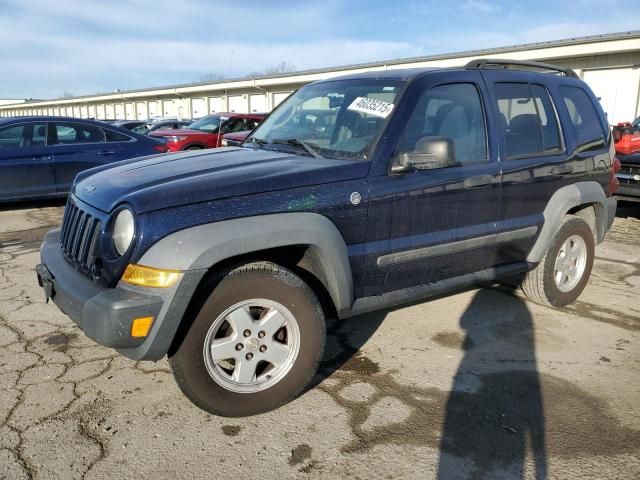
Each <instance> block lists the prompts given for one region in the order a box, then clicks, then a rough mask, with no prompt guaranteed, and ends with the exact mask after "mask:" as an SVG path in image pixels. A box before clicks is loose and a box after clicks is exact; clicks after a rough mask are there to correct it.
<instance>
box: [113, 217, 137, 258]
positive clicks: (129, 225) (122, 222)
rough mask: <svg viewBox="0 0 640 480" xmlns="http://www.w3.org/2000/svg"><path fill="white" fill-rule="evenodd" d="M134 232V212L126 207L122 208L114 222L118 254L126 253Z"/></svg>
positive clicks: (114, 243)
mask: <svg viewBox="0 0 640 480" xmlns="http://www.w3.org/2000/svg"><path fill="white" fill-rule="evenodd" d="M134 234H135V226H134V221H133V213H131V210H129V209H126V208H125V209H123V210H120V212H119V213H118V216H117V217H116V221H115V222H114V224H113V245H114V247H116V252H118V254H120V255H124V254H125V252H126V251H127V250H129V247H130V246H131V242H132V241H133V236H134Z"/></svg>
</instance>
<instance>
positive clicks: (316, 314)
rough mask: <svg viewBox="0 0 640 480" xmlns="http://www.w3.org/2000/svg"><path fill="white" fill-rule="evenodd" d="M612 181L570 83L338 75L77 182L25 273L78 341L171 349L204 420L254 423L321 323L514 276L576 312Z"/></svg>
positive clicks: (603, 229) (599, 134) (505, 64)
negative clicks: (265, 110)
mask: <svg viewBox="0 0 640 480" xmlns="http://www.w3.org/2000/svg"><path fill="white" fill-rule="evenodd" d="M305 110H308V111H309V112H313V113H310V114H309V115H307V114H301V112H302V113H304V112H305ZM318 112H321V114H319V113H318ZM615 170H616V165H615V162H614V154H613V145H612V140H611V134H610V131H609V128H608V125H607V121H606V117H605V114H604V113H603V111H602V109H601V107H600V105H599V104H598V101H597V99H596V98H595V97H594V95H593V93H592V92H591V90H590V89H589V87H588V86H587V85H586V84H585V83H584V82H582V81H581V80H580V79H579V78H578V77H577V75H576V74H575V73H574V72H573V71H571V70H568V69H562V68H558V67H554V66H550V65H545V64H538V63H527V62H509V61H504V60H478V61H475V62H472V63H470V64H468V65H466V66H465V67H462V68H450V69H419V70H413V69H412V70H389V71H383V72H368V73H361V74H356V75H350V76H345V77H341V78H334V79H331V80H326V81H320V82H316V83H312V84H309V85H307V86H305V87H303V88H301V89H300V90H298V91H297V92H295V93H294V94H293V95H291V96H290V97H289V98H288V99H287V100H286V101H285V102H284V103H283V104H281V105H280V106H279V107H278V108H277V109H276V110H275V111H274V112H273V113H272V114H271V115H270V116H268V117H267V119H266V120H264V122H263V123H262V124H261V125H260V126H259V127H258V128H257V129H256V130H254V131H253V132H252V134H251V135H250V136H249V137H248V138H247V139H246V140H245V141H244V143H243V144H242V145H241V146H239V147H229V148H222V149H217V150H215V151H205V152H202V151H198V152H183V153H177V154H173V155H162V156H151V157H147V158H143V159H136V160H131V161H125V162H120V163H118V164H117V165H115V166H113V167H109V166H105V167H98V168H95V169H93V170H89V171H87V172H84V173H81V174H79V175H78V177H77V178H76V180H75V183H74V186H73V189H72V191H71V194H70V196H69V199H68V203H67V206H66V210H65V214H64V220H63V224H62V228H61V229H56V230H53V231H51V232H49V233H48V234H47V235H46V238H45V239H44V242H43V244H42V247H41V258H42V263H41V264H40V265H38V267H37V273H38V280H39V283H40V285H41V286H42V287H43V288H44V290H45V294H46V296H47V298H51V299H53V301H54V302H55V304H56V305H57V306H58V307H59V308H60V309H61V310H62V311H63V312H65V313H66V314H67V315H68V316H69V317H71V319H73V321H74V322H76V323H77V324H78V325H79V326H80V328H82V329H83V330H84V332H85V333H86V335H88V336H89V337H90V338H92V339H94V340H95V341H97V342H98V343H100V344H102V345H106V346H108V347H112V348H115V349H117V350H118V351H119V352H120V353H122V354H123V355H126V356H127V357H129V358H132V359H138V360H158V359H160V358H162V357H164V356H165V355H168V357H169V362H170V365H171V367H172V370H173V372H174V376H175V379H176V381H177V383H178V385H179V386H180V388H181V389H182V391H183V392H184V393H185V394H186V395H187V396H188V397H189V398H190V399H191V400H192V401H193V402H194V403H195V404H196V405H198V406H200V407H201V408H203V409H205V410H207V411H209V412H212V413H215V414H218V415H224V416H242V415H251V414H256V413H259V412H264V411H267V410H270V409H273V408H277V407H278V406H280V405H282V404H283V403H285V402H287V401H290V400H291V399H292V398H294V397H295V396H296V395H297V394H298V393H299V392H301V391H302V390H303V389H304V388H305V387H307V386H308V384H309V382H310V380H311V378H312V377H313V375H314V373H315V372H316V369H317V367H318V364H319V361H320V359H321V357H322V354H323V349H324V344H325V319H327V318H335V317H337V318H338V319H340V320H343V319H347V318H348V317H352V316H354V315H357V314H361V313H364V312H369V311H372V310H376V309H380V308H386V307H392V306H395V305H400V304H403V303H405V302H409V301H415V300H419V299H424V298H427V297H429V296H432V295H435V294H442V293H443V292H448V291H453V290H455V289H459V288H461V287H466V286H469V285H473V284H477V283H478V282H482V281H493V280H499V279H501V278H503V276H516V275H521V278H522V289H523V290H524V292H525V293H526V294H527V295H528V296H529V297H530V298H531V299H532V300H534V301H536V302H539V303H542V304H545V305H550V306H555V307H560V306H563V305H567V304H569V303H571V302H572V301H574V300H575V299H576V298H577V297H578V296H579V295H580V293H581V292H582V290H583V288H584V287H585V284H586V283H587V281H588V278H589V275H590V272H591V267H592V264H593V259H594V248H595V245H596V244H597V243H599V242H602V240H603V239H604V237H605V234H606V233H607V232H608V230H609V229H610V227H611V224H612V222H613V218H614V215H615V209H616V201H615V199H614V198H613V197H612V193H613V191H614V189H615Z"/></svg>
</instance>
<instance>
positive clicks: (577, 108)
mask: <svg viewBox="0 0 640 480" xmlns="http://www.w3.org/2000/svg"><path fill="white" fill-rule="evenodd" d="M560 94H561V95H562V99H563V100H564V105H565V107H567V111H568V112H569V117H570V118H571V125H572V126H573V134H574V135H575V137H576V145H577V147H578V151H589V150H598V149H601V148H603V147H604V146H605V141H604V140H605V138H604V132H603V131H602V126H601V124H600V119H599V117H598V113H597V112H596V109H595V107H594V106H593V103H592V102H591V99H590V98H589V96H588V95H587V93H586V92H585V91H584V90H582V89H581V88H578V87H566V86H563V87H560Z"/></svg>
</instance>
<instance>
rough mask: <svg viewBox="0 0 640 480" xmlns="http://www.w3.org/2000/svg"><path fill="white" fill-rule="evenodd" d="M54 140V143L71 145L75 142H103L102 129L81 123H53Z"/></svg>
mask: <svg viewBox="0 0 640 480" xmlns="http://www.w3.org/2000/svg"><path fill="white" fill-rule="evenodd" d="M54 130H55V135H54V142H55V144H56V145H71V144H76V143H103V142H104V141H105V134H104V131H103V130H102V129H101V128H99V127H97V126H94V125H86V124H81V123H72V122H64V123H62V122H61V123H58V122H56V123H54Z"/></svg>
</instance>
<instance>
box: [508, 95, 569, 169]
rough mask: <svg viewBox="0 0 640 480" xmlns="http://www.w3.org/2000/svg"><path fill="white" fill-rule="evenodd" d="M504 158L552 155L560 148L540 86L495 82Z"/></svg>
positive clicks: (555, 122) (549, 105)
mask: <svg viewBox="0 0 640 480" xmlns="http://www.w3.org/2000/svg"><path fill="white" fill-rule="evenodd" d="M495 91H496V98H497V100H498V110H499V111H500V114H499V118H498V121H499V122H500V128H501V129H502V131H503V133H504V138H505V144H506V149H507V155H506V156H507V159H509V158H522V157H526V156H532V155H544V154H549V155H552V154H554V153H558V152H560V151H561V149H562V142H561V137H560V130H559V128H558V120H557V117H556V111H555V108H554V106H553V103H552V101H551V97H550V96H549V93H548V92H547V90H546V88H544V87H543V86H542V85H535V84H534V85H532V84H528V83H496V86H495Z"/></svg>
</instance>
